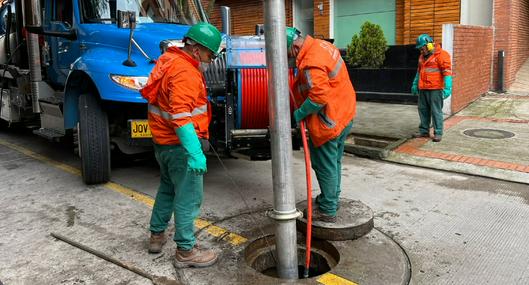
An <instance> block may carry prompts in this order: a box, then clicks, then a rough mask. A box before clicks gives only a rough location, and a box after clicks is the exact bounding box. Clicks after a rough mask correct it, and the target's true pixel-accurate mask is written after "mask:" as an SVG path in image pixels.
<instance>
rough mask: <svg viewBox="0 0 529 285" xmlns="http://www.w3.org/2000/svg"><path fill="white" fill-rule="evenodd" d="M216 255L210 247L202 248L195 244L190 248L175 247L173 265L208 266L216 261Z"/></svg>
mask: <svg viewBox="0 0 529 285" xmlns="http://www.w3.org/2000/svg"><path fill="white" fill-rule="evenodd" d="M217 258H218V255H217V254H216V253H215V252H214V251H213V250H211V249H202V248H199V247H198V246H197V245H195V246H194V247H193V248H192V249H191V250H182V249H179V248H177V249H176V253H175V258H174V260H173V265H174V267H176V268H185V267H208V266H211V265H213V264H215V262H216V261H217Z"/></svg>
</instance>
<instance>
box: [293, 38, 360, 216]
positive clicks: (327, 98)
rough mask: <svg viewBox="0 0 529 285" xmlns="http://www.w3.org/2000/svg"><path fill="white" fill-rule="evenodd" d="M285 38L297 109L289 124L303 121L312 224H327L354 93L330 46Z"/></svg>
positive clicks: (335, 205)
mask: <svg viewBox="0 0 529 285" xmlns="http://www.w3.org/2000/svg"><path fill="white" fill-rule="evenodd" d="M286 34H287V48H288V56H289V57H291V58H295V59H296V66H297V68H298V73H297V76H296V79H295V83H294V86H293V93H294V97H295V101H296V104H297V106H299V108H298V109H297V110H295V111H294V119H295V120H296V122H300V121H301V120H303V119H305V120H306V122H307V128H308V130H309V136H310V142H309V147H310V156H311V162H312V168H313V169H314V171H315V172H316V177H317V178H318V184H319V185H320V190H321V193H320V195H318V197H316V204H317V207H315V210H314V214H313V219H314V220H315V221H318V220H319V221H322V222H331V223H332V222H335V221H336V212H337V210H338V207H339V205H338V204H339V199H340V192H341V188H340V187H341V186H340V183H341V176H342V155H343V150H344V143H345V139H346V138H347V135H349V133H350V131H351V128H352V126H353V118H354V117H355V114H356V93H355V91H354V88H353V85H352V84H351V81H350V79H349V73H348V72H347V68H346V65H345V63H344V61H343V59H342V57H341V55H340V51H339V50H338V49H337V48H336V47H335V46H334V45H332V44H331V43H329V42H327V41H323V40H319V39H314V38H312V37H311V36H306V37H302V36H301V35H300V32H299V31H298V30H297V29H296V28H292V27H289V28H287V31H286Z"/></svg>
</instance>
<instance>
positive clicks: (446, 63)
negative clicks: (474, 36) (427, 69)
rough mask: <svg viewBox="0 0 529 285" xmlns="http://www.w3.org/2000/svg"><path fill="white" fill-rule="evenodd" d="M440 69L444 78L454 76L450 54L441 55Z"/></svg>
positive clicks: (443, 53)
mask: <svg viewBox="0 0 529 285" xmlns="http://www.w3.org/2000/svg"><path fill="white" fill-rule="evenodd" d="M439 67H440V69H441V73H442V74H443V76H451V75H452V61H451V60H450V54H448V52H446V51H443V52H442V53H441V56H440V57H439Z"/></svg>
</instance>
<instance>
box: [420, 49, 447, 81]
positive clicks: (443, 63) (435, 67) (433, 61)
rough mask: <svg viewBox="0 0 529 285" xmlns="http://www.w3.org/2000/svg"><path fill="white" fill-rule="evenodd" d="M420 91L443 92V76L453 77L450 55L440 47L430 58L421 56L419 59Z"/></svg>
mask: <svg viewBox="0 0 529 285" xmlns="http://www.w3.org/2000/svg"><path fill="white" fill-rule="evenodd" d="M418 72H419V89H420V90H441V89H444V80H443V76H449V75H452V63H451V61H450V55H449V54H448V52H446V51H445V50H443V49H442V48H441V46H440V45H436V46H435V50H434V52H433V54H432V55H430V56H429V57H428V58H426V59H425V58H424V56H423V55H422V54H421V56H420V57H419V69H418Z"/></svg>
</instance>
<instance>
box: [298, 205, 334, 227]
mask: <svg viewBox="0 0 529 285" xmlns="http://www.w3.org/2000/svg"><path fill="white" fill-rule="evenodd" d="M303 216H304V217H305V219H306V218H307V209H305V210H304V211H303ZM312 221H313V222H324V223H336V216H331V215H329V214H325V213H323V212H322V211H321V210H320V209H319V208H318V207H317V206H316V207H315V209H314V210H312Z"/></svg>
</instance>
